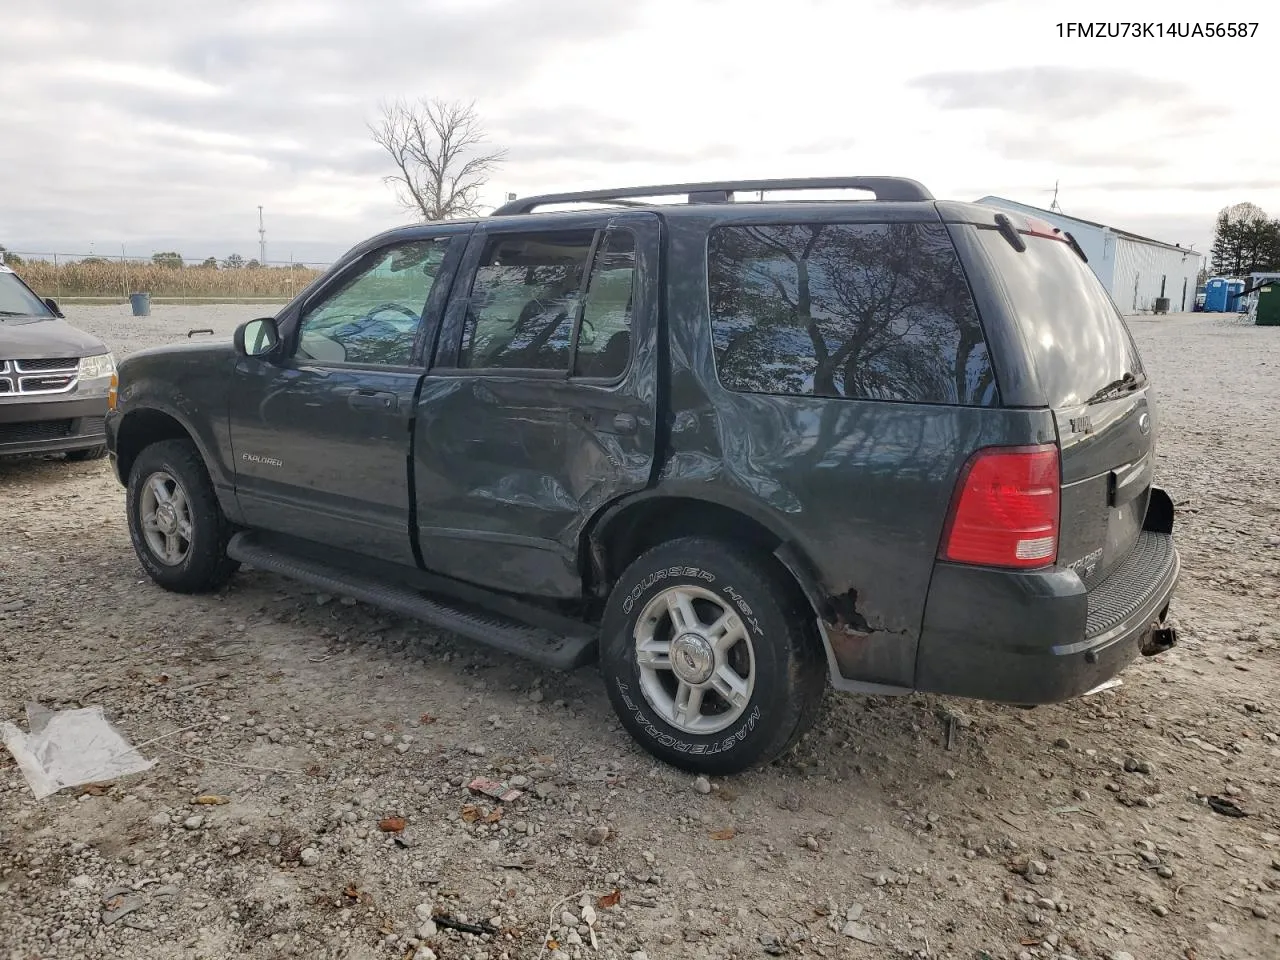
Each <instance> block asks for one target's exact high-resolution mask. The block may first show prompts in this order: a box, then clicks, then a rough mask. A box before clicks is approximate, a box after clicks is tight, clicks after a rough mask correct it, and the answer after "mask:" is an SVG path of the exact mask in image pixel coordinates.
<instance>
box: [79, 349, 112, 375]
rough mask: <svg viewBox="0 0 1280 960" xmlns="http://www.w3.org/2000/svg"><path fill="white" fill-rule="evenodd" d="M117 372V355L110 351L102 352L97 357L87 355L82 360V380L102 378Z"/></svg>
mask: <svg viewBox="0 0 1280 960" xmlns="http://www.w3.org/2000/svg"><path fill="white" fill-rule="evenodd" d="M115 372H116V361H115V357H113V356H111V354H109V353H101V354H99V355H98V356H96V357H85V358H84V359H82V360H81V361H80V379H81V380H100V379H101V378H103V377H109V376H111V375H112V374H113V373H115Z"/></svg>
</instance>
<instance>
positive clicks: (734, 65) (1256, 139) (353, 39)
mask: <svg viewBox="0 0 1280 960" xmlns="http://www.w3.org/2000/svg"><path fill="white" fill-rule="evenodd" d="M1268 6H1269V2H1264V0H1232V2H1231V3H1228V4H1224V5H1214V4H1209V5H1206V4H1204V3H1202V2H1184V0H1161V2H1156V0H1148V2H1138V3H1130V4H1125V5H1118V4H1115V3H1114V2H1092V0H1076V2H1075V3H1072V4H1070V5H1067V4H1042V3H1030V2H1023V0H787V2H785V3H777V2H770V3H765V2H762V0H736V2H734V0H627V2H617V0H367V2H364V3H356V2H353V0H347V2H342V0H252V2H247V0H230V2H228V3H222V4H214V3H207V2H201V3H193V2H190V0H164V2H159V0H39V2H38V3H24V4H15V5H14V7H13V9H9V10H6V11H5V13H4V14H3V26H2V27H0V243H3V244H5V245H6V246H8V247H10V248H11V249H17V250H24V249H25V250H32V249H36V250H53V249H56V250H59V251H62V252H73V253H83V252H87V251H88V250H89V249H90V245H92V247H93V249H94V252H98V253H106V252H118V251H119V250H120V247H121V245H122V244H124V245H126V247H127V248H128V250H129V252H130V253H137V254H146V253H150V252H151V251H153V250H155V249H168V248H174V247H176V248H178V249H180V250H181V252H183V253H184V254H186V255H187V256H188V257H192V256H205V255H210V254H212V255H217V256H225V255H226V254H228V253H230V252H233V251H239V252H241V253H243V254H245V255H246V256H252V255H255V254H256V250H257V247H256V244H257V234H256V227H257V207H258V205H259V204H262V205H263V206H264V207H265V208H266V214H267V231H268V258H269V259H273V260H275V259H288V257H289V256H290V255H292V256H294V257H296V258H297V259H329V258H331V257H333V256H335V255H337V254H338V253H340V252H341V251H342V250H344V249H346V248H347V247H349V246H351V245H352V244H354V243H355V242H357V241H358V240H360V239H361V238H363V237H364V236H367V235H368V234H370V233H373V232H376V231H378V230H381V229H383V228H385V227H387V226H392V225H395V224H397V223H401V222H404V221H405V220H407V219H408V215H407V214H406V213H404V212H403V211H402V210H401V209H399V208H398V207H397V205H396V203H395V200H394V196H393V194H392V192H391V190H390V189H389V188H388V187H387V186H386V185H385V184H384V183H383V182H382V180H381V177H382V176H383V175H384V174H386V173H388V172H390V171H389V169H388V166H387V162H386V161H385V160H384V158H383V157H382V156H381V155H380V154H379V151H378V148H377V147H375V146H374V145H373V144H372V143H371V142H370V138H369V134H368V130H367V126H366V124H367V123H368V122H369V121H370V120H372V119H373V117H374V116H375V114H376V111H377V108H378V104H379V102H380V101H384V100H386V99H388V98H394V97H418V96H427V97H440V98H447V99H465V100H473V99H474V100H475V101H476V103H477V108H478V110H479V112H480V113H481V115H482V117H483V118H484V121H485V124H486V126H487V128H488V131H489V133H490V136H491V138H492V140H493V142H494V143H495V144H496V145H500V146H504V147H506V148H507V150H508V160H507V163H506V164H505V166H504V167H503V169H502V171H501V173H500V174H499V176H498V177H497V178H496V179H495V180H494V182H493V183H492V185H491V191H490V196H489V199H490V200H491V201H492V202H497V201H498V200H499V199H500V197H501V196H502V195H503V194H504V193H505V192H507V191H514V192H517V193H519V194H521V195H526V194H530V193H534V192H539V191H549V190H560V189H575V188H588V187H608V186H619V185H624V184H635V183H649V182H664V181H665V182H671V181H686V180H694V179H700V178H701V179H720V178H736V177H743V178H749V177H771V176H825V175H839V174H900V175H905V176H910V177H914V178H916V179H918V180H921V181H923V182H924V183H925V184H926V185H928V186H929V187H930V189H931V190H932V191H933V192H934V194H935V195H936V196H938V197H947V198H955V199H966V200H969V199H976V198H978V197H980V196H983V195H986V194H997V195H1001V196H1005V197H1009V198H1011V199H1015V200H1019V201H1022V202H1026V203H1032V204H1037V205H1045V206H1047V205H1048V203H1049V201H1050V199H1051V197H1052V190H1053V185H1054V182H1055V181H1058V182H1059V183H1060V194H1059V203H1060V205H1061V206H1062V208H1063V209H1064V211H1065V212H1067V213H1070V214H1074V215H1078V216H1082V217H1086V218H1088V219H1097V220H1102V221H1105V222H1108V223H1112V224H1115V225H1117V226H1120V227H1123V228H1127V229H1130V230H1134V231H1137V232H1139V233H1145V234H1149V235H1152V236H1155V237H1157V238H1159V239H1162V240H1166V241H1168V242H1180V243H1183V244H1184V245H1185V244H1187V243H1194V244H1195V245H1196V248H1197V249H1199V250H1206V249H1207V248H1208V244H1209V241H1210V238H1211V234H1212V222H1213V217H1214V215H1215V213H1216V212H1217V210H1218V209H1220V208H1221V207H1222V206H1224V205H1226V204H1229V203H1235V202H1239V201H1244V200H1248V201H1252V202H1254V203H1257V204H1258V205H1260V206H1262V207H1263V208H1264V209H1266V210H1267V211H1268V212H1270V213H1271V214H1272V215H1273V216H1275V215H1280V130H1278V128H1277V127H1276V124H1275V121H1274V111H1270V110H1269V107H1268V105H1267V104H1268V102H1269V101H1271V100H1273V99H1274V98H1273V97H1271V96H1270V92H1271V91H1272V90H1273V88H1274V74H1273V70H1274V66H1273V64H1274V58H1275V54H1274V51H1275V50H1276V49H1277V46H1276V45H1277V43H1278V42H1280V20H1278V19H1277V18H1276V17H1275V16H1269V15H1267V13H1266V8H1267V7H1268ZM1068 7H1069V9H1070V13H1069V14H1064V13H1063V12H1062V11H1063V10H1064V9H1066V8H1068ZM1227 8H1229V10H1230V16H1231V17H1232V19H1234V20H1258V21H1262V23H1261V25H1260V26H1259V28H1258V36H1257V37H1255V38H1253V39H1244V40H1238V39H1235V40H1233V39H1221V40H1205V39H1128V40H1122V39H1107V40H1082V39H1077V38H1070V39H1067V38H1060V37H1059V31H1058V27H1057V23H1058V21H1060V20H1061V19H1063V18H1064V17H1065V16H1068V15H1069V16H1071V17H1072V18H1075V19H1079V20H1108V19H1112V18H1114V17H1115V16H1117V15H1118V11H1119V10H1120V9H1125V10H1126V11H1127V12H1126V13H1125V14H1124V15H1126V16H1128V17H1130V18H1133V19H1139V20H1141V19H1146V20H1160V21H1163V22H1166V23H1167V22H1169V21H1191V20H1195V19H1200V20H1204V19H1206V18H1210V17H1217V16H1226V15H1227V13H1226V12H1225V11H1226V10H1227ZM1220 9H1221V10H1223V11H1224V12H1223V13H1219V10H1220ZM1138 10H1142V11H1143V12H1136V11H1138ZM1215 64H1217V65H1215ZM1255 93H1256V96H1255ZM1269 112H1270V114H1271V116H1270V117H1269V118H1268V114H1269Z"/></svg>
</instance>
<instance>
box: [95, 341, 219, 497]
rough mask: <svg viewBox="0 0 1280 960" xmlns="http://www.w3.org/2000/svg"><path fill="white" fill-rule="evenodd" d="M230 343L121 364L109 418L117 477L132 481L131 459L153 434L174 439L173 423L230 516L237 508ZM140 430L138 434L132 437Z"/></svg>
mask: <svg viewBox="0 0 1280 960" xmlns="http://www.w3.org/2000/svg"><path fill="white" fill-rule="evenodd" d="M234 364H235V355H234V353H233V351H232V348H231V345H230V344H226V345H218V346H213V345H208V346H205V345H202V346H199V347H193V348H169V349H166V350H163V351H149V352H147V353H144V354H138V355H136V356H134V357H130V358H129V359H128V360H126V361H125V362H124V363H123V364H121V366H120V372H119V378H120V386H119V393H118V399H117V401H116V408H115V410H113V411H112V412H111V413H110V414H109V415H108V417H107V445H108V449H109V450H110V451H111V454H112V459H113V462H114V463H115V465H116V472H117V476H119V478H120V481H121V482H122V483H127V482H128V479H129V478H128V471H129V466H130V463H131V455H132V453H135V452H136V449H138V447H137V444H138V443H139V442H142V443H143V444H144V445H145V442H147V441H148V440H149V438H150V436H152V435H154V436H155V438H156V439H165V438H168V437H172V436H174V435H175V433H174V425H176V426H177V427H179V428H181V430H182V431H183V432H184V433H185V434H186V435H187V436H188V437H190V439H191V441H192V442H193V443H194V444H195V445H196V448H197V449H198V450H199V451H200V457H201V459H202V460H204V464H205V469H207V470H208V471H209V477H210V479H211V480H212V481H213V486H214V490H215V491H216V492H217V494H218V500H219V502H220V503H221V504H222V508H223V510H224V512H226V513H227V515H228V516H229V517H233V518H234V516H235V515H236V513H238V510H236V509H235V496H234V492H235V479H236V476H235V462H234V460H233V458H232V455H231V435H230V425H229V419H228V418H229V413H230V391H229V387H230V380H231V373H232V370H233V368H234ZM135 430H141V431H143V433H142V434H141V435H140V436H132V434H133V432H134V431H135Z"/></svg>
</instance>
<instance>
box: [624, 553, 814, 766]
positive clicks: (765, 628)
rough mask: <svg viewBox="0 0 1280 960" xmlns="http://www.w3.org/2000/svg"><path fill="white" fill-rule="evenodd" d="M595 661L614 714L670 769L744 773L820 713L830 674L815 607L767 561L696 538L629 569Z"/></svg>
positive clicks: (784, 746) (786, 743)
mask: <svg viewBox="0 0 1280 960" xmlns="http://www.w3.org/2000/svg"><path fill="white" fill-rule="evenodd" d="M600 666H601V670H602V672H603V674H604V677H605V683H606V685H607V687H608V693H609V699H610V700H611V701H612V703H613V707H614V710H615V711H617V714H618V717H619V719H620V720H621V721H622V723H623V725H624V726H625V727H626V728H627V730H628V731H630V733H631V734H632V736H634V737H635V738H636V739H637V740H638V741H639V742H640V744H641V745H642V746H643V747H644V748H645V749H646V750H648V751H649V752H650V753H652V754H653V755H654V756H656V757H658V758H659V759H660V760H663V761H665V762H667V763H670V764H672V765H673V766H676V767H680V768H682V769H685V770H692V771H695V772H699V773H708V774H731V773H738V772H740V771H742V770H745V769H747V768H749V767H752V766H756V765H759V764H762V763H767V762H768V761H770V760H773V759H774V758H776V757H778V756H779V755H781V754H782V753H784V752H785V751H786V750H787V749H788V748H789V747H790V746H791V745H792V744H793V743H794V742H795V741H796V740H797V739H798V738H799V737H800V735H801V734H803V733H804V732H805V731H806V730H807V729H808V728H809V727H810V726H811V725H812V724H813V721H814V720H815V719H816V717H817V715H818V710H819V707H820V706H821V703H822V698H823V694H824V693H825V691H826V670H825V662H824V658H823V656H822V647H821V642H820V640H819V639H818V637H817V632H816V629H815V627H814V625H813V613H812V611H810V610H809V608H808V605H807V603H806V602H805V601H804V599H803V597H802V596H800V595H799V593H798V591H797V590H796V589H795V587H794V585H793V584H791V583H790V582H789V581H788V580H787V579H786V577H785V574H784V573H783V571H782V570H780V569H778V568H777V567H776V565H775V564H773V563H772V562H771V561H770V559H769V558H767V557H762V556H757V555H755V554H753V553H752V552H751V551H750V550H749V548H745V547H737V546H732V545H730V544H727V543H722V542H720V541H717V540H709V539H703V538H696V537H690V538H686V539H680V540H673V541H670V542H668V543H665V544H663V545H661V546H659V547H656V548H654V549H653V550H650V551H649V552H648V553H646V554H644V555H643V556H642V557H640V558H639V559H638V560H636V561H635V562H634V563H632V564H631V566H630V567H628V568H627V570H626V572H625V573H624V574H623V575H622V577H621V579H620V580H619V581H618V583H617V585H616V586H615V587H614V590H613V593H612V595H611V596H610V598H609V603H608V607H607V609H606V610H605V616H604V623H603V630H602V635H601V651H600Z"/></svg>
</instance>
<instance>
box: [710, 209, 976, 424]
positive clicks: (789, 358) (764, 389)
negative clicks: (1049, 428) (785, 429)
mask: <svg viewBox="0 0 1280 960" xmlns="http://www.w3.org/2000/svg"><path fill="white" fill-rule="evenodd" d="M708 280H709V284H710V293H711V318H712V329H713V333H714V339H715V351H716V366H717V370H718V373H719V377H720V380H721V382H722V383H723V384H724V385H725V386H726V387H729V388H730V389H733V390H739V391H744V392H749V393H774V394H797V395H807V396H820V397H850V398H866V399H875V400H901V401H914V402H922V403H947V404H965V405H976V406H987V405H991V404H993V403H995V402H996V391H995V381H994V377H993V374H992V370H991V363H990V359H989V357H988V354H987V346H986V342H985V340H984V339H983V335H982V328H981V325H980V324H979V321H978V316H977V311H976V310H975V308H974V305H973V300H972V297H971V296H970V293H969V288H968V284H967V283H966V281H965V277H964V273H963V271H962V269H961V267H960V262H959V260H958V258H957V256H956V253H955V249H954V248H953V247H952V245H951V240H950V238H949V237H948V235H947V232H946V228H945V227H943V226H942V225H941V224H918V223H903V224H816V223H810V224H790V225H771V226H751V227H722V228H719V229H716V230H714V231H712V234H711V239H710V250H709V262H708Z"/></svg>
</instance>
